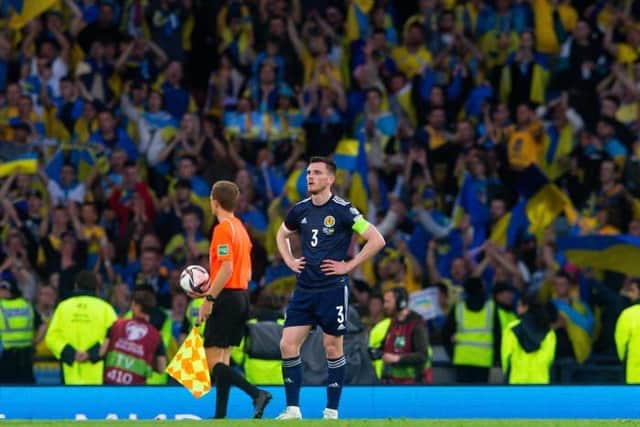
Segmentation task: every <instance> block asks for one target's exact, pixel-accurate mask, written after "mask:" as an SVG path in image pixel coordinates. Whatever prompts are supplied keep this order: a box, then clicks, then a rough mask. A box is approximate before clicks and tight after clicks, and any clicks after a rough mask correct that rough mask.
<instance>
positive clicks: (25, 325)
mask: <svg viewBox="0 0 640 427" xmlns="http://www.w3.org/2000/svg"><path fill="white" fill-rule="evenodd" d="M40 323H41V322H40V316H38V314H37V313H36V312H35V311H34V309H33V306H32V305H31V304H30V303H29V302H27V301H26V300H25V299H24V298H22V296H21V294H20V291H19V289H18V287H17V285H16V283H15V282H13V281H9V280H0V383H2V384H9V383H12V384H33V383H34V382H35V380H34V376H33V355H34V343H33V339H34V335H35V331H36V330H37V329H38V328H39V327H40Z"/></svg>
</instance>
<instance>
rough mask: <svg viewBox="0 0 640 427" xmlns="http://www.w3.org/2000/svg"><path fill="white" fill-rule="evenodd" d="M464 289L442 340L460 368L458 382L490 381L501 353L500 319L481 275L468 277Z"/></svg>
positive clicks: (458, 369) (446, 324)
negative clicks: (463, 295)
mask: <svg viewBox="0 0 640 427" xmlns="http://www.w3.org/2000/svg"><path fill="white" fill-rule="evenodd" d="M464 291H465V299H464V301H462V302H459V303H457V304H456V305H455V306H454V307H453V308H452V309H451V312H450V313H449V316H448V317H447V320H446V322H445V325H444V327H443V329H442V343H443V345H444V348H445V350H446V351H447V354H448V355H449V358H450V359H451V361H452V363H453V365H454V366H455V368H456V382H458V383H487V382H488V381H489V369H490V368H491V367H492V366H493V364H494V360H495V358H496V355H497V354H499V349H500V336H501V332H502V331H501V330H500V319H499V318H498V314H497V310H496V307H495V303H494V302H493V300H491V299H487V297H486V295H485V293H484V288H483V284H482V281H481V280H480V279H479V278H476V277H472V278H469V279H467V280H466V281H465V283H464Z"/></svg>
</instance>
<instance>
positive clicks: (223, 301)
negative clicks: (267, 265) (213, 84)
mask: <svg viewBox="0 0 640 427" xmlns="http://www.w3.org/2000/svg"><path fill="white" fill-rule="evenodd" d="M239 195H240V189H239V188H238V186H237V185H236V184H235V183H233V182H230V181H218V182H216V183H215V184H214V185H213V187H212V188H211V198H210V199H211V200H210V202H211V213H212V214H213V216H214V217H215V218H217V219H218V225H216V226H215V227H214V229H213V237H212V238H211V247H210V249H209V263H210V269H209V271H210V275H211V287H210V288H209V292H207V295H206V297H205V300H204V301H203V303H202V306H201V307H200V314H199V321H200V322H201V323H202V322H203V321H204V320H206V321H207V323H206V325H205V330H204V348H205V352H206V355H207V362H208V363H209V366H213V369H212V370H211V377H212V379H213V380H214V381H215V384H216V411H215V418H225V417H226V415H227V403H228V401H229V388H230V387H231V385H235V386H236V387H239V388H240V389H241V390H242V391H244V392H245V393H247V394H248V395H249V396H251V398H252V399H253V406H254V414H253V417H254V418H262V413H263V412H264V408H265V406H267V404H268V403H269V401H270V400H271V394H270V393H268V392H266V391H264V390H259V389H258V388H257V387H255V386H254V385H252V384H250V383H249V382H248V381H247V380H246V379H245V378H244V377H243V376H242V375H240V374H239V373H238V372H236V371H235V370H233V369H231V368H229V356H230V354H231V347H232V346H237V345H240V341H241V340H242V338H243V337H244V334H245V327H246V322H247V320H248V319H249V293H248V291H247V287H248V285H249V280H250V279H251V246H252V245H251V239H250V238H249V234H248V233H247V231H246V229H245V228H244V225H243V224H242V222H241V221H240V220H239V219H238V218H237V217H236V216H235V215H234V213H233V212H234V210H235V207H236V203H237V201H238V196H239Z"/></svg>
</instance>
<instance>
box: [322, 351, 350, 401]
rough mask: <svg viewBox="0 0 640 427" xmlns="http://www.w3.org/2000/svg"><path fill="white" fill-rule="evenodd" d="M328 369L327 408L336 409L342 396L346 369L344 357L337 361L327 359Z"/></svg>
mask: <svg viewBox="0 0 640 427" xmlns="http://www.w3.org/2000/svg"><path fill="white" fill-rule="evenodd" d="M327 365H328V367H329V379H328V381H327V408H329V409H336V410H337V409H338V404H339V403H340V394H342V384H343V383H344V374H345V371H346V368H347V359H345V357H344V355H342V356H340V357H338V358H337V359H327Z"/></svg>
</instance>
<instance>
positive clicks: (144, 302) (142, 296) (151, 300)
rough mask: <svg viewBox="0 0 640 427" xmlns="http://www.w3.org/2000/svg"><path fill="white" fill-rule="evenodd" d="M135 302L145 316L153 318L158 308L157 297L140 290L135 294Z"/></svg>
mask: <svg viewBox="0 0 640 427" xmlns="http://www.w3.org/2000/svg"><path fill="white" fill-rule="evenodd" d="M133 302H134V303H135V304H137V305H138V306H140V309H141V310H142V312H143V313H144V314H147V315H149V316H151V315H152V314H153V310H154V309H155V308H156V296H155V295H154V294H153V293H152V292H148V291H146V290H138V291H135V292H134V293H133Z"/></svg>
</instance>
